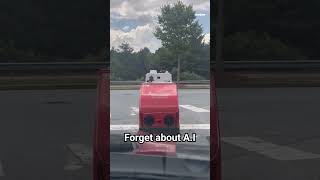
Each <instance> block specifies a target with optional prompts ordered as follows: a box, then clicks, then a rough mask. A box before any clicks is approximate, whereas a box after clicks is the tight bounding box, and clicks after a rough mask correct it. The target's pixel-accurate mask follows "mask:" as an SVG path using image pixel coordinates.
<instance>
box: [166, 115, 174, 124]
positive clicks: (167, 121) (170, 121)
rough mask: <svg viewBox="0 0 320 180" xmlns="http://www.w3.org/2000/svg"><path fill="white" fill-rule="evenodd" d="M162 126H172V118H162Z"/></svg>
mask: <svg viewBox="0 0 320 180" xmlns="http://www.w3.org/2000/svg"><path fill="white" fill-rule="evenodd" d="M164 124H165V125H167V126H172V125H174V117H173V116H172V115H166V116H165V117H164Z"/></svg>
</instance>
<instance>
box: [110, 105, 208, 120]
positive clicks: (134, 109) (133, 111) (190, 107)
mask: <svg viewBox="0 0 320 180" xmlns="http://www.w3.org/2000/svg"><path fill="white" fill-rule="evenodd" d="M180 107H182V108H185V109H188V110H191V111H193V112H210V111H209V110H207V109H204V108H200V107H196V106H193V105H180ZM138 114H139V108H138V107H134V106H132V107H130V115H131V116H136V115H138ZM110 118H111V113H110Z"/></svg>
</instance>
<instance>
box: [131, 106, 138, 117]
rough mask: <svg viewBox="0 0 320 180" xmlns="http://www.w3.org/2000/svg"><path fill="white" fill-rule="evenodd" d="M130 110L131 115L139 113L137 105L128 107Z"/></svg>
mask: <svg viewBox="0 0 320 180" xmlns="http://www.w3.org/2000/svg"><path fill="white" fill-rule="evenodd" d="M130 109H131V111H130V115H131V116H135V115H137V114H138V113H139V108H137V107H130Z"/></svg>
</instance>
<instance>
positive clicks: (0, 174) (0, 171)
mask: <svg viewBox="0 0 320 180" xmlns="http://www.w3.org/2000/svg"><path fill="white" fill-rule="evenodd" d="M1 176H4V171H3V166H2V162H1V161H0V177H1Z"/></svg>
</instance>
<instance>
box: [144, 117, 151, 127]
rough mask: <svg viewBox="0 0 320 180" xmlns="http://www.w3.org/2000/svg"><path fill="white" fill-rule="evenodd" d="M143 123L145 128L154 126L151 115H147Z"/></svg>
mask: <svg viewBox="0 0 320 180" xmlns="http://www.w3.org/2000/svg"><path fill="white" fill-rule="evenodd" d="M143 123H144V125H146V126H149V127H150V126H152V125H153V124H154V117H153V116H152V115H147V116H146V117H144V119H143Z"/></svg>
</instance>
